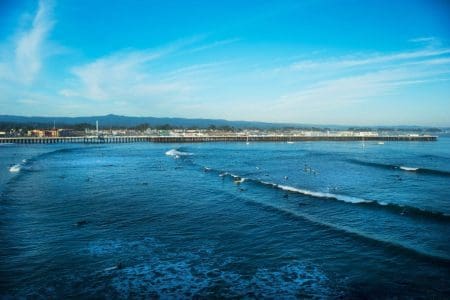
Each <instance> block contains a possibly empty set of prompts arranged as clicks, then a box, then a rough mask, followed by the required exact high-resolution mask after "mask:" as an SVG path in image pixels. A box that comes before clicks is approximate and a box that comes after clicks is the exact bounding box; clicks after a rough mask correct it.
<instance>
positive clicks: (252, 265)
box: [0, 138, 450, 298]
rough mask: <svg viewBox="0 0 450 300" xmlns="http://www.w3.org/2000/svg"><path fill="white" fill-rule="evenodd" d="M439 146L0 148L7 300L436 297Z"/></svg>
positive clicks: (0, 258)
mask: <svg viewBox="0 0 450 300" xmlns="http://www.w3.org/2000/svg"><path fill="white" fill-rule="evenodd" d="M449 149H450V140H449V139H445V138H442V139H440V140H439V141H438V142H431V143H414V142H393V143H386V144H384V145H378V144H377V143H375V142H374V143H369V142H366V143H365V147H364V148H363V147H362V145H361V143H358V142H334V143H333V142H311V143H308V142H304V143H293V144H292V143H289V144H287V143H250V144H249V145H246V144H245V143H229V144H225V143H209V144H186V145H182V146H180V145H170V144H151V143H142V144H125V145H124V144H116V145H114V144H109V145H96V146H89V145H86V146H79V145H77V146H75V145H26V146H23V145H3V146H0V156H1V157H2V160H1V161H0V168H1V169H0V193H1V194H0V195H1V196H0V197H1V198H0V200H1V202H0V213H1V218H0V291H1V293H0V294H1V296H4V297H5V296H6V297H8V296H11V297H25V296H31V297H38V298H48V297H64V296H68V295H70V296H72V297H101V298H102V297H141V296H144V297H158V296H159V297H163V298H167V297H181V298H185V297H187V298H189V297H195V296H199V297H210V296H223V297H242V296H247V297H273V298H275V297H284V298H290V297H313V298H336V297H345V298H347V297H353V298H358V297H373V298H378V297H388V296H389V297H395V296H400V297H421V296H426V297H433V296H435V297H441V298H443V297H448V296H450V289H449V286H450V277H449V275H450V226H449V225H450V201H449V200H450V184H449V183H450V176H449V175H448V174H450V150H449Z"/></svg>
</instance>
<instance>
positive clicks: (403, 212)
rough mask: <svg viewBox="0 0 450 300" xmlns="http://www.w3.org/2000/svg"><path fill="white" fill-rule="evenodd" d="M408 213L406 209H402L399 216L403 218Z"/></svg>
mask: <svg viewBox="0 0 450 300" xmlns="http://www.w3.org/2000/svg"><path fill="white" fill-rule="evenodd" d="M407 213H408V211H407V210H406V209H404V210H403V211H402V212H401V213H400V214H401V215H402V216H404V215H406V214H407Z"/></svg>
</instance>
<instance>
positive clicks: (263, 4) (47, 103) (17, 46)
mask: <svg viewBox="0 0 450 300" xmlns="http://www.w3.org/2000/svg"><path fill="white" fill-rule="evenodd" d="M108 113H114V114H121V115H133V116H156V117H167V116H170V117H188V118H224V119H229V120H257V121H269V122H296V123H315V124H345V125H399V124H402V125H413V124H414V125H427V126H428V125H429V126H450V2H448V1H444V0H442V1H438V0H436V1H345V0H344V1H332V0H327V1H325V0H323V1H321V0H314V1H313V0H311V1H308V0H306V1H222V3H219V1H131V0H130V1H113V0H108V1H101V0H97V1H87V0H77V1H75V0H65V1H49V0H41V1H31V0H29V1H19V0H17V1H16V0H2V1H0V114H19V115H44V116H56V115H58V116H78V115H101V114H108Z"/></svg>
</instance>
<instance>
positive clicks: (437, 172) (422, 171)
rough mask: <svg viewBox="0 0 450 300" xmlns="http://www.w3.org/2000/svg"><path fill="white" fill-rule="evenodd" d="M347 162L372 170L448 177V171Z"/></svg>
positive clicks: (357, 161) (449, 175) (449, 174)
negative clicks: (378, 169) (372, 168)
mask: <svg viewBox="0 0 450 300" xmlns="http://www.w3.org/2000/svg"><path fill="white" fill-rule="evenodd" d="M348 161H349V162H350V163H353V164H357V165H361V166H368V167H374V168H380V169H387V170H402V171H406V172H415V173H420V174H427V175H435V176H444V177H450V172H449V171H443V170H435V169H428V168H419V167H410V166H401V165H391V164H383V163H377V162H370V161H362V160H357V159H349V160H348Z"/></svg>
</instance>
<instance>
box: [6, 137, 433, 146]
mask: <svg viewBox="0 0 450 300" xmlns="http://www.w3.org/2000/svg"><path fill="white" fill-rule="evenodd" d="M436 140H437V137H436V136H430V135H423V136H406V135H402V136H287V135H260V136H248V137H247V136H242V135H236V136H191V137H189V136H110V137H106V136H105V137H102V136H101V137H97V136H84V137H6V138H0V144H1V143H14V144H63V143H70V144H72V143H80V144H111V143H143V142H151V143H203V142H247V141H248V142H311V141H336V142H339V141H342V142H348V141H366V142H368V141H375V142H382V141H383V142H384V141H392V142H394V141H396V142H401V141H407V142H432V141H436Z"/></svg>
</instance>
